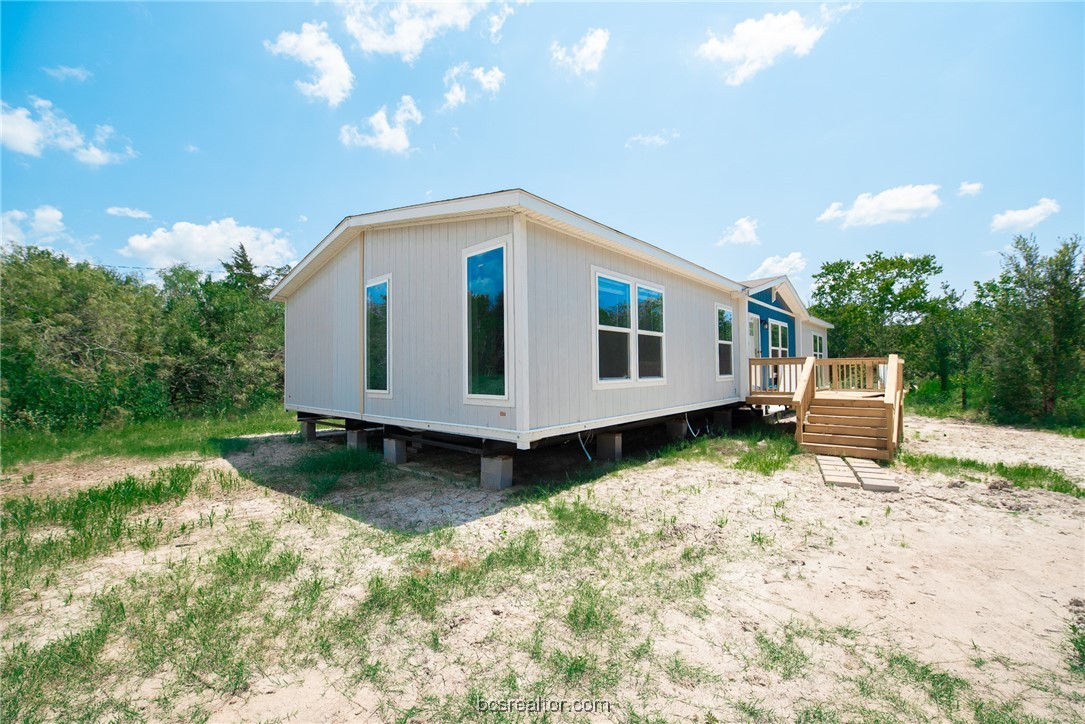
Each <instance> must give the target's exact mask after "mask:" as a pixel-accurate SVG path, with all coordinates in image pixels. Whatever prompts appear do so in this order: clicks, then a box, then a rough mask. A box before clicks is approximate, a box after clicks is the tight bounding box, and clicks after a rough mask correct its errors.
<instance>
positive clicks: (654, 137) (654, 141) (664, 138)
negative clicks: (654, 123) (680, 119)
mask: <svg viewBox="0 0 1085 724" xmlns="http://www.w3.org/2000/svg"><path fill="white" fill-rule="evenodd" d="M680 135H681V134H679V133H678V131H669V130H667V129H666V128H664V129H662V130H660V131H659V133H650V134H643V133H638V134H637V135H635V136H630V137H629V138H628V139H626V142H625V147H626V148H633V146H647V147H649V148H659V147H660V146H666V145H667V144H668V143H670V142H671V141H673V140H675V139H677V138H679V136H680Z"/></svg>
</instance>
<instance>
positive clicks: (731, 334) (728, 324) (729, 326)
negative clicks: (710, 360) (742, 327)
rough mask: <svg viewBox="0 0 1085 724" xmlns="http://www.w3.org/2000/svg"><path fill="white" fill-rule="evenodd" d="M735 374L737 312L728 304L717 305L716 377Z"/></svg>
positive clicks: (724, 377) (722, 377)
mask: <svg viewBox="0 0 1085 724" xmlns="http://www.w3.org/2000/svg"><path fill="white" fill-rule="evenodd" d="M734 376H735V313H734V311H733V310H732V309H731V307H729V306H727V305H726V304H717V305H716V378H717V379H729V378H732V377H734Z"/></svg>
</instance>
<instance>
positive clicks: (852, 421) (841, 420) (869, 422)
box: [806, 412, 886, 428]
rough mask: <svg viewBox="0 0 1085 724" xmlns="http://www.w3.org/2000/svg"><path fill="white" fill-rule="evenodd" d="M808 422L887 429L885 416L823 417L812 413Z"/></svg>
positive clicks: (807, 417)
mask: <svg viewBox="0 0 1085 724" xmlns="http://www.w3.org/2000/svg"><path fill="white" fill-rule="evenodd" d="M806 422H807V423H809V424H813V425H850V426H854V427H878V428H885V426H886V424H885V415H882V416H881V417H854V416H851V415H822V414H816V413H814V412H811V413H810V414H809V415H807V416H806Z"/></svg>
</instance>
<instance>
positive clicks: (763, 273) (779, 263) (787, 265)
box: [750, 251, 806, 279]
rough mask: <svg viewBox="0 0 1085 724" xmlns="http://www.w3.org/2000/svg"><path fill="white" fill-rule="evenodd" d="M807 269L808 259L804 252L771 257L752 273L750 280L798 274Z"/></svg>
mask: <svg viewBox="0 0 1085 724" xmlns="http://www.w3.org/2000/svg"><path fill="white" fill-rule="evenodd" d="M805 268H806V258H805V257H803V255H802V252H798V251H793V252H791V253H790V254H788V255H787V256H770V257H769V258H767V259H765V261H763V262H761V266H759V267H757V268H756V269H754V270H753V271H752V272H750V279H761V278H762V277H778V276H781V275H783V274H788V275H790V274H798V273H799V272H801V271H802V270H803V269H805Z"/></svg>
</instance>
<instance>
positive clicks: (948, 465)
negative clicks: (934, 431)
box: [897, 452, 1085, 498]
mask: <svg viewBox="0 0 1085 724" xmlns="http://www.w3.org/2000/svg"><path fill="white" fill-rule="evenodd" d="M897 459H898V460H899V461H900V462H902V463H904V464H905V465H907V466H908V467H909V468H911V469H913V470H916V471H920V472H922V471H930V472H936V473H945V474H946V475H956V474H959V473H962V472H965V471H968V472H981V473H989V474H992V475H997V476H998V477H1000V478H1003V479H1005V480H1007V481H1009V482H1011V483H1013V484H1014V485H1015V486H1017V487H1018V488H1042V489H1044V490H1052V491H1054V492H1057V493H1066V494H1067V495H1073V496H1074V497H1076V498H1082V497H1085V487H1082V486H1080V485H1078V484H1077V483H1075V482H1074V481H1072V480H1070V479H1069V478H1067V477H1066V476H1065V475H1063V474H1062V473H1060V472H1059V471H1058V470H1053V469H1051V468H1049V467H1045V466H1043V465H1032V464H1030V463H1018V464H1016V465H1007V464H1005V463H983V462H979V461H977V460H968V459H964V458H952V457H943V456H941V455H927V454H922V455H919V454H915V453H909V452H901V453H900V454H899V455H898V456H897Z"/></svg>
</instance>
